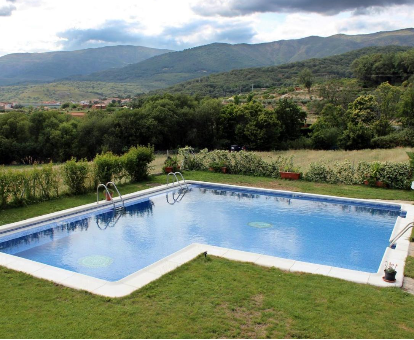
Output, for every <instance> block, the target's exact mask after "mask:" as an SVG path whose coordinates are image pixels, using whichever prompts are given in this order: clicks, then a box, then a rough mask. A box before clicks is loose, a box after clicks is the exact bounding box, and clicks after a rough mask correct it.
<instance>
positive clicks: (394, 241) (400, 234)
mask: <svg viewBox="0 0 414 340" xmlns="http://www.w3.org/2000/svg"><path fill="white" fill-rule="evenodd" d="M413 227H414V221H413V222H410V223H408V224H407V225H406V226H405V227H404V228H403V229H402V230H401V231H400V232H399V233H398V234H397V235H396V236H395V237H394V238H393V239H392V240H391V241H390V245H389V248H392V247H393V246H394V245H395V244H396V243H397V240H398V239H399V238H400V237H401V236H403V235H404V234H405V232H406V231H407V230H408V229H410V228H413Z"/></svg>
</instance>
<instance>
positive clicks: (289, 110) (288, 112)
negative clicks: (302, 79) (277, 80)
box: [274, 99, 307, 141]
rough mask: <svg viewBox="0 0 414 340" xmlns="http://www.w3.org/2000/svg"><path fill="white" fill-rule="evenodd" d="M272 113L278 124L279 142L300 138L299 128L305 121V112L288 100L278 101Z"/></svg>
mask: <svg viewBox="0 0 414 340" xmlns="http://www.w3.org/2000/svg"><path fill="white" fill-rule="evenodd" d="M274 112H275V114H276V117H277V119H278V121H279V122H280V134H279V140H280V141H288V140H294V139H297V138H299V137H300V136H301V128H302V126H303V124H304V123H305V121H306V116H307V115H306V112H304V111H302V110H301V109H300V107H299V106H297V105H296V104H295V103H294V102H293V101H291V100H288V99H281V100H279V102H278V103H277V105H276V108H275V110H274Z"/></svg>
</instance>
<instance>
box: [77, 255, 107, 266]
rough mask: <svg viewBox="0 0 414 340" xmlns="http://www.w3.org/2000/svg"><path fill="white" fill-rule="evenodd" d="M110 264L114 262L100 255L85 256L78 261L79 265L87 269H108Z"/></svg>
mask: <svg viewBox="0 0 414 340" xmlns="http://www.w3.org/2000/svg"><path fill="white" fill-rule="evenodd" d="M112 262H114V260H113V259H111V258H110V257H108V256H100V255H92V256H85V257H82V258H81V259H80V260H79V264H80V265H82V266H84V267H88V268H103V267H109V266H110V265H111V264H112Z"/></svg>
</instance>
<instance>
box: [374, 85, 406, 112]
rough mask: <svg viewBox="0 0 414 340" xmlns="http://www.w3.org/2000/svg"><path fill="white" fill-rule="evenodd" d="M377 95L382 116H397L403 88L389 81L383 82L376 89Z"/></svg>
mask: <svg viewBox="0 0 414 340" xmlns="http://www.w3.org/2000/svg"><path fill="white" fill-rule="evenodd" d="M375 97H376V101H377V103H378V109H379V114H380V117H382V118H384V119H392V118H395V117H396V116H397V113H398V103H399V101H400V97H401V90H400V89H399V88H398V87H397V86H392V85H390V83H389V82H385V83H382V84H381V85H380V86H378V87H377V89H376V90H375Z"/></svg>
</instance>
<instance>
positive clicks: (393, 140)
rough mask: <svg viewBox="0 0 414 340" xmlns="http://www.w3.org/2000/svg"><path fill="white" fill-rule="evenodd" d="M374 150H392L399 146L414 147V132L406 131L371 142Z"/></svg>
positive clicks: (377, 138) (374, 139)
mask: <svg viewBox="0 0 414 340" xmlns="http://www.w3.org/2000/svg"><path fill="white" fill-rule="evenodd" d="M371 144H372V147H373V148H378V149H392V148H396V147H399V146H414V131H413V130H410V129H405V130H401V131H397V132H393V133H391V134H389V135H386V136H381V137H376V138H373V139H372V140H371Z"/></svg>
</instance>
